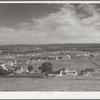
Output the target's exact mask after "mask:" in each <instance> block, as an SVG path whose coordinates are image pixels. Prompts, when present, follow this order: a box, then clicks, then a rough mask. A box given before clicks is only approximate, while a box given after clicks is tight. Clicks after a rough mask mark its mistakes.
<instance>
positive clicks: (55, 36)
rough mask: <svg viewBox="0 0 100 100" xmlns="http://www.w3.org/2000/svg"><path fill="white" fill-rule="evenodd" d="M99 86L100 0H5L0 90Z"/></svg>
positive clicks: (0, 15) (0, 14) (0, 21)
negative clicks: (96, 0)
mask: <svg viewBox="0 0 100 100" xmlns="http://www.w3.org/2000/svg"><path fill="white" fill-rule="evenodd" d="M18 91H19V92H21V91H22V92H39V93H40V94H44V93H45V92H47V91H49V92H48V94H52V91H53V92H97V91H98V92H100V3H0V92H18Z"/></svg>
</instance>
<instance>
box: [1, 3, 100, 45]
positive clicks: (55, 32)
mask: <svg viewBox="0 0 100 100" xmlns="http://www.w3.org/2000/svg"><path fill="white" fill-rule="evenodd" d="M99 11H100V8H99V7H97V5H93V4H78V5H76V4H60V6H59V11H58V12H54V13H52V14H49V15H47V16H45V17H42V18H34V17H33V18H32V19H31V22H23V23H21V24H20V25H19V28H18V29H11V28H3V27H1V28H0V36H1V37H2V38H1V37H0V41H1V42H2V43H4V44H5V43H9V44H10V43H22V44H24V43H25V44H46V43H100V39H99V38H100V29H99V27H100V12H99Z"/></svg>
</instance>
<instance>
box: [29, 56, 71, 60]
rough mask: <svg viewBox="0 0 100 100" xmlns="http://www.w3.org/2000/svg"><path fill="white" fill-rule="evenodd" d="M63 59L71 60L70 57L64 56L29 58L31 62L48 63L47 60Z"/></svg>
mask: <svg viewBox="0 0 100 100" xmlns="http://www.w3.org/2000/svg"><path fill="white" fill-rule="evenodd" d="M63 59H65V60H66V59H71V56H70V55H66V56H47V57H37V56H34V57H31V59H30V60H33V61H48V60H63Z"/></svg>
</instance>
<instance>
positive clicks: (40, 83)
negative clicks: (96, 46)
mask: <svg viewBox="0 0 100 100" xmlns="http://www.w3.org/2000/svg"><path fill="white" fill-rule="evenodd" d="M99 59H100V56H95V57H94V58H91V59H90V58H88V57H83V56H81V57H76V58H72V59H69V60H57V61H51V63H52V64H53V68H54V70H58V69H60V68H68V69H75V70H81V69H85V68H94V69H99V66H98V65H99ZM42 63H43V61H36V62H33V63H31V64H32V65H33V68H34V69H37V68H38V67H39V66H40V65H41V64H42ZM22 67H24V68H26V67H27V66H26V65H22ZM0 91H100V76H99V75H96V76H57V77H53V78H48V79H46V78H25V77H24V78H3V77H1V78H0Z"/></svg>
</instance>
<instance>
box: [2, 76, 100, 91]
mask: <svg viewBox="0 0 100 100" xmlns="http://www.w3.org/2000/svg"><path fill="white" fill-rule="evenodd" d="M0 91H39V92H40V91H100V77H99V76H60V77H54V78H49V79H45V78H0Z"/></svg>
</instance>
